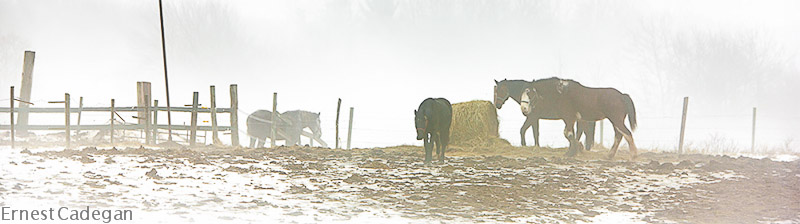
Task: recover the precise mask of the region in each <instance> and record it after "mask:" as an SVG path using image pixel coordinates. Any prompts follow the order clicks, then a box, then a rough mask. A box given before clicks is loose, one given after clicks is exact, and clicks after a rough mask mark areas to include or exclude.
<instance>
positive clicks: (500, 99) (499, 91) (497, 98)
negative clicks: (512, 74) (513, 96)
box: [494, 79, 510, 109]
mask: <svg viewBox="0 0 800 224" xmlns="http://www.w3.org/2000/svg"><path fill="white" fill-rule="evenodd" d="M494 84H495V85H494V106H495V107H497V109H500V108H503V103H505V102H506V100H508V97H509V96H510V94H509V93H508V82H506V80H505V79H503V81H499V82H498V81H497V80H494Z"/></svg>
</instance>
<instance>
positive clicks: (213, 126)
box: [211, 85, 220, 145]
mask: <svg viewBox="0 0 800 224" xmlns="http://www.w3.org/2000/svg"><path fill="white" fill-rule="evenodd" d="M216 92H217V90H216V88H215V87H214V86H213V85H212V86H211V142H212V144H215V145H217V144H220V140H219V134H218V133H217V132H218V129H217V93H216Z"/></svg>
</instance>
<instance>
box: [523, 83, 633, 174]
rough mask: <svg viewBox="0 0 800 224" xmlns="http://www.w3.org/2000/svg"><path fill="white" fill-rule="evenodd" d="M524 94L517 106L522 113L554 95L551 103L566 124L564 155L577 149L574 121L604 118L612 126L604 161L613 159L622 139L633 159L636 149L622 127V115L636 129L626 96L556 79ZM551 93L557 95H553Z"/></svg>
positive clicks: (629, 135)
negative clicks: (555, 104) (610, 138)
mask: <svg viewBox="0 0 800 224" xmlns="http://www.w3.org/2000/svg"><path fill="white" fill-rule="evenodd" d="M524 92H525V94H524V95H523V97H522V98H523V99H522V104H521V105H520V106H521V107H522V113H524V114H527V113H530V112H531V111H532V110H538V109H539V108H538V107H539V104H540V103H542V102H545V101H546V100H548V99H547V98H548V97H550V98H552V97H554V96H555V99H554V100H557V101H558V102H559V104H558V107H557V112H558V113H559V114H560V115H561V117H562V120H564V124H566V127H565V128H564V137H566V138H567V140H569V142H570V144H569V145H570V147H569V150H568V151H567V153H566V155H567V156H574V155H575V154H576V153H577V152H578V148H580V147H579V146H578V144H579V143H578V142H577V139H576V138H575V135H574V134H573V130H572V127H573V125H574V123H575V122H576V121H578V120H584V121H598V120H602V119H606V118H608V120H609V121H611V124H612V125H613V126H614V132H615V135H614V145H613V146H612V147H611V153H610V154H609V155H608V159H612V158H614V155H615V154H616V153H617V148H618V147H619V143H620V141H621V140H622V138H623V137H624V138H625V140H626V141H627V142H628V146H629V147H630V149H631V159H636V154H637V149H636V144H635V143H634V142H633V134H632V133H631V130H629V129H628V128H627V127H626V126H625V116H628V122H629V123H630V125H631V128H632V129H633V130H635V129H636V126H637V124H636V107H634V105H633V100H631V97H630V96H629V95H628V94H623V93H621V92H620V91H619V90H616V89H614V88H590V87H586V86H583V85H581V84H580V83H578V82H576V81H573V80H562V79H558V78H551V79H548V80H543V81H542V82H541V83H538V84H533V85H531V86H530V88H527V89H525V90H524ZM552 92H555V93H557V94H556V95H553V94H552ZM576 143H577V144H576Z"/></svg>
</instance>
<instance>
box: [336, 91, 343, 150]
mask: <svg viewBox="0 0 800 224" xmlns="http://www.w3.org/2000/svg"><path fill="white" fill-rule="evenodd" d="M341 108H342V98H339V101H338V102H337V103H336V140H335V141H336V144H335V145H336V149H338V148H339V109H341Z"/></svg>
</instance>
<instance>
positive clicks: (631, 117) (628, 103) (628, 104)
mask: <svg viewBox="0 0 800 224" xmlns="http://www.w3.org/2000/svg"><path fill="white" fill-rule="evenodd" d="M622 98H623V99H622V100H624V101H625V111H627V112H628V122H630V123H631V131H633V130H636V107H634V106H633V100H632V99H631V96H630V95H628V94H622Z"/></svg>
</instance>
